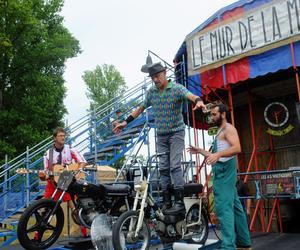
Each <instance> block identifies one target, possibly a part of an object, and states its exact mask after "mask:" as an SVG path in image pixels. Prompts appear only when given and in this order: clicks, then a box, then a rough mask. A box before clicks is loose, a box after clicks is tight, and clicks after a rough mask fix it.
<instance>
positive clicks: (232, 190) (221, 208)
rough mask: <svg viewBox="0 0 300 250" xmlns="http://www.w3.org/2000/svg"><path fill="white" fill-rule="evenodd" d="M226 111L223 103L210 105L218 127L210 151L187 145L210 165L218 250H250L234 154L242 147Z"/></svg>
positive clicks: (191, 151) (189, 149) (213, 118)
mask: <svg viewBox="0 0 300 250" xmlns="http://www.w3.org/2000/svg"><path fill="white" fill-rule="evenodd" d="M227 112H228V110H227V107H226V106H225V105H224V104H216V105H212V106H211V111H210V114H211V118H212V120H213V121H214V123H215V125H217V126H218V128H219V130H218V133H217V135H216V137H215V140H214V142H213V145H212V152H210V151H206V150H204V149H201V148H197V147H194V146H190V147H189V148H188V151H189V152H190V153H192V154H198V153H200V154H202V155H203V156H205V157H206V163H207V164H209V165H212V172H213V190H214V202H215V211H216V214H217V217H218V219H219V221H220V223H221V233H222V243H221V249H230V250H234V249H244V250H246V249H251V240H250V235H249V230H248V224H247V219H246V214H245V213H244V210H243V207H242V205H241V202H240V200H239V197H238V194H237V189H236V179H237V169H236V167H237V166H236V157H235V155H236V154H238V153H240V152H241V145H240V141H239V136H238V133H237V130H236V128H235V127H234V126H233V125H232V124H230V123H228V122H227V119H226V114H227ZM235 232H236V237H235ZM236 245H237V246H236Z"/></svg>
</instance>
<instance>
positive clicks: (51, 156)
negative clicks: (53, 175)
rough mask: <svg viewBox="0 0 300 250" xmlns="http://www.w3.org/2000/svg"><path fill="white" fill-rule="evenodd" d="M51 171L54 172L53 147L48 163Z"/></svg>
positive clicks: (50, 150)
mask: <svg viewBox="0 0 300 250" xmlns="http://www.w3.org/2000/svg"><path fill="white" fill-rule="evenodd" d="M48 166H49V170H50V171H53V147H51V148H50V149H49V162H48Z"/></svg>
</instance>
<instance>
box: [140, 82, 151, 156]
mask: <svg viewBox="0 0 300 250" xmlns="http://www.w3.org/2000/svg"><path fill="white" fill-rule="evenodd" d="M144 81H145V85H144V86H143V87H142V98H143V100H145V97H146V89H147V87H146V78H145V79H144ZM148 126H149V115H148V111H147V110H146V127H148ZM149 133H150V129H148V130H147V153H148V158H149V157H150V138H149Z"/></svg>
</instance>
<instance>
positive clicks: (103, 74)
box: [82, 64, 126, 110]
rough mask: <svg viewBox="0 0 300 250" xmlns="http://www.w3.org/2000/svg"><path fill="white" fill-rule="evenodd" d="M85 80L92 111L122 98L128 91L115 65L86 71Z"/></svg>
mask: <svg viewBox="0 0 300 250" xmlns="http://www.w3.org/2000/svg"><path fill="white" fill-rule="evenodd" d="M82 78H83V80H84V82H85V83H86V85H87V93H86V95H87V97H88V99H89V100H90V109H91V110H93V108H96V107H97V106H101V105H102V104H104V103H106V102H108V101H110V100H111V99H114V98H116V97H117V96H120V95H121V94H122V93H124V91H125V90H126V83H125V80H124V78H123V77H122V76H121V74H120V72H119V71H118V70H117V69H116V68H115V66H114V65H109V64H103V65H102V66H99V65H97V66H96V69H95V70H93V71H89V70H87V71H85V72H84V75H83V77H82Z"/></svg>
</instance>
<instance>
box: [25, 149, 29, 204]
mask: <svg viewBox="0 0 300 250" xmlns="http://www.w3.org/2000/svg"><path fill="white" fill-rule="evenodd" d="M29 163H30V159H29V147H28V146H27V147H26V160H25V164H26V169H27V170H28V169H29ZM29 202H30V179H29V174H27V175H26V206H27V207H28V206H29Z"/></svg>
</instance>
